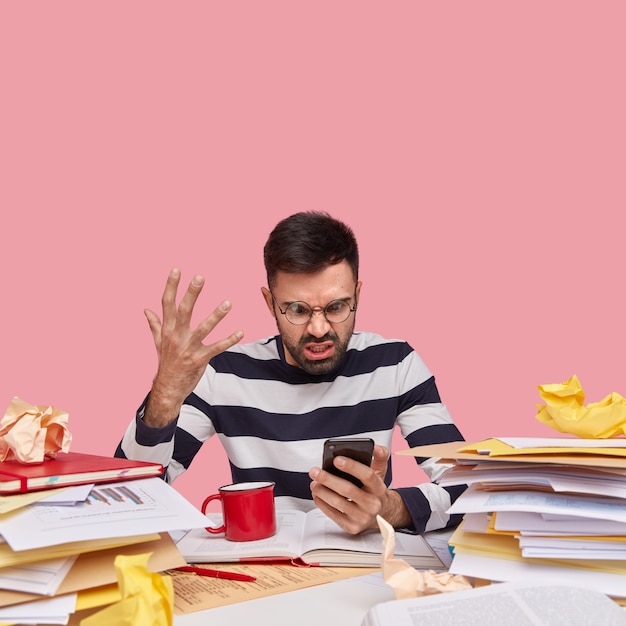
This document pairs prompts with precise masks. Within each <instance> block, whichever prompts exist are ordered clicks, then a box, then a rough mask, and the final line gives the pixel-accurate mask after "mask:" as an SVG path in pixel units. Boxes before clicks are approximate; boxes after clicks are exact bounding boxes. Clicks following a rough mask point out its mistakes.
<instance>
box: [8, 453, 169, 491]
mask: <svg viewBox="0 0 626 626" xmlns="http://www.w3.org/2000/svg"><path fill="white" fill-rule="evenodd" d="M162 473H163V466H162V465H161V464H159V463H151V462H147V461H134V460H132V459H120V458H116V457H107V456H100V455H97V454H85V453H81V452H67V453H63V452H60V453H58V454H57V456H56V458H55V459H47V460H45V461H43V462H42V463H20V462H19V461H3V462H0V494H8V493H25V492H28V491H38V490H41V489H53V488H56V487H68V486H71V485H81V484H86V483H102V482H113V481H117V480H130V479H132V478H146V477H148V476H160V475H161V474H162Z"/></svg>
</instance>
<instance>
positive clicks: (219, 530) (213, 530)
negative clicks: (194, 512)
mask: <svg viewBox="0 0 626 626" xmlns="http://www.w3.org/2000/svg"><path fill="white" fill-rule="evenodd" d="M216 498H219V499H220V500H221V498H222V496H221V495H220V494H219V493H214V494H213V495H212V496H209V497H208V498H207V499H206V500H205V501H204V502H203V503H202V514H203V515H206V508H207V506H208V504H209V502H211V501H212V500H215V499H216ZM205 530H206V531H207V532H210V533H213V534H218V533H223V532H225V530H226V524H222V525H221V526H219V527H218V528H213V527H212V526H207V527H206V528H205Z"/></svg>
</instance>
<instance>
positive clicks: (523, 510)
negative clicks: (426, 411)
mask: <svg viewBox="0 0 626 626" xmlns="http://www.w3.org/2000/svg"><path fill="white" fill-rule="evenodd" d="M409 452H410V453H411V454H413V455H414V456H434V457H438V458H439V459H440V462H445V463H448V464H450V463H453V465H452V467H451V468H450V469H448V470H446V472H444V474H443V476H442V478H441V479H440V481H438V482H439V484H440V485H444V486H446V485H447V486H451V485H463V484H465V485H468V488H467V490H466V491H465V492H464V493H463V494H462V495H461V496H460V497H459V498H458V499H457V500H456V502H455V503H454V504H453V505H452V507H451V508H450V509H449V510H448V512H449V513H450V514H463V516H464V518H463V521H462V523H461V524H460V526H459V527H458V528H457V530H456V531H455V532H454V533H453V535H452V537H451V539H450V545H451V546H452V547H453V549H454V556H453V559H452V563H451V565H450V572H451V573H453V574H462V575H465V576H470V577H475V578H480V579H485V580H490V581H498V582H504V581H529V580H532V581H535V582H537V581H545V582H546V583H548V582H550V581H554V580H559V581H561V582H564V581H566V582H568V583H570V584H572V585H582V586H587V587H590V588H594V589H597V590H599V591H601V592H603V593H605V594H607V595H609V596H611V597H613V598H615V599H625V598H626V583H625V582H624V581H625V580H626V439H611V440H585V439H577V438H576V439H574V438H567V437H563V438H547V439H546V438H541V439H536V438H533V439H521V438H512V437H509V438H498V439H489V440H486V441H481V442H477V443H471V444H468V443H459V442H456V443H453V444H441V445H439V446H421V447H418V448H413V449H412V450H411V451H409Z"/></svg>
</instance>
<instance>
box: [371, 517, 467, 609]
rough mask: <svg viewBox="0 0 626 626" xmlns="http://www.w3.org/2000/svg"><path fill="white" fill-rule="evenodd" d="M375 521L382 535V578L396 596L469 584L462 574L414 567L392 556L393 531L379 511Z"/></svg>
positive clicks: (464, 587) (441, 591) (452, 588)
mask: <svg viewBox="0 0 626 626" xmlns="http://www.w3.org/2000/svg"><path fill="white" fill-rule="evenodd" d="M376 521H377V522H378V528H380V532H381V534H382V536H383V550H382V562H381V569H382V573H383V580H384V581H385V582H386V583H387V584H388V585H389V586H390V587H391V588H392V589H393V592H394V594H395V596H396V600H403V599H405V598H416V597H418V596H430V595H434V594H436V593H446V592H448V591H461V590H463V589H471V588H472V585H471V584H470V582H469V580H468V579H467V578H465V576H459V575H452V574H449V573H448V572H434V571H433V570H424V571H420V570H416V569H415V568H414V567H411V566H410V565H409V564H408V563H407V562H406V561H404V560H402V559H396V558H394V556H393V555H394V551H395V548H396V534H395V531H394V529H393V526H392V525H391V524H390V523H389V522H387V520H385V519H383V518H382V517H381V516H380V515H377V516H376Z"/></svg>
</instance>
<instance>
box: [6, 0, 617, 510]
mask: <svg viewBox="0 0 626 626" xmlns="http://www.w3.org/2000/svg"><path fill="white" fill-rule="evenodd" d="M625 6H626V5H624V3H623V2H621V1H615V2H575V1H571V0H570V1H566V2H550V1H546V0H541V1H532V0H531V1H527V2H519V3H507V2H502V1H501V0H494V1H493V2H465V1H463V2H418V1H416V0H412V1H411V2H387V3H382V2H377V3H372V2H341V1H337V0H335V1H333V2H325V1H321V2H307V3H304V2H294V1H292V0H290V1H288V2H287V1H285V2H271V1H263V2H256V1H255V2H209V1H204V2H177V3H162V2H127V1H124V2H114V1H113V2H102V3H91V2H82V1H81V2H28V3H25V2H4V3H2V4H1V5H0V64H1V77H2V78H1V89H2V96H1V98H0V107H2V114H1V116H0V125H1V132H0V159H1V162H0V177H1V183H0V206H1V209H2V211H1V215H2V217H1V218H0V219H1V221H2V235H3V237H2V245H1V246H0V255H1V261H2V262H1V267H2V269H1V270H0V271H1V272H2V302H1V307H2V324H1V326H0V328H1V331H0V332H1V333H2V334H1V344H2V359H1V366H0V367H1V375H0V404H3V405H4V406H8V404H9V402H10V400H11V398H12V397H13V396H14V395H18V396H20V397H21V398H23V399H24V400H26V401H28V402H30V403H32V404H44V405H49V404H53V405H54V406H57V407H59V408H62V409H64V410H66V411H68V412H69V414H70V430H71V431H72V433H73V436H74V441H73V444H72V449H73V450H75V451H83V452H94V453H102V454H110V453H112V452H113V450H114V448H115V446H116V445H117V442H118V440H119V438H120V437H121V435H122V432H123V430H124V428H125V427H126V424H127V423H128V421H129V420H130V419H132V417H133V415H134V412H135V409H136V407H137V406H138V404H139V403H140V402H141V400H142V399H143V397H144V394H145V393H146V392H147V390H148V388H149V386H150V381H151V378H152V376H153V374H154V372H155V365H156V359H155V353H154V348H153V345H152V338H151V335H150V332H149V330H148V326H147V323H146V321H145V319H144V317H143V309H144V307H151V308H158V307H159V302H160V295H161V291H162V287H163V285H164V282H165V278H166V276H167V273H168V271H169V269H170V268H171V267H172V266H174V265H178V266H180V267H181V268H182V270H183V279H184V282H185V284H186V283H187V282H188V280H190V279H191V277H192V275H193V274H194V273H203V274H204V275H205V276H206V277H207V283H208V284H207V288H206V291H205V293H203V295H202V297H201V300H200V305H199V308H200V309H201V311H202V313H203V314H207V313H208V312H209V311H210V310H212V308H213V307H214V306H215V305H216V304H217V303H218V302H220V301H221V299H223V298H229V299H231V300H232V301H233V303H234V309H233V311H232V313H231V315H229V317H228V318H227V320H225V321H224V323H223V326H222V327H221V328H220V329H219V336H222V335H224V334H226V333H230V332H232V331H234V330H237V329H239V328H241V329H243V330H244V331H245V333H246V338H247V339H250V340H252V339H256V338H259V337H264V336H267V335H270V334H273V333H274V331H275V326H274V322H273V320H272V318H271V317H270V316H269V314H268V313H267V311H266V308H265V305H264V304H263V301H262V298H261V293H260V287H261V286H262V285H264V284H265V277H264V271H263V266H262V246H263V244H264V242H265V238H266V236H267V233H268V232H269V230H270V229H271V228H272V227H273V225H274V224H275V223H276V222H277V221H278V220H279V219H281V218H283V217H285V216H287V215H289V214H291V213H293V212H295V211H298V210H308V209H323V210H327V211H329V212H331V213H332V214H334V215H335V216H337V217H339V218H342V219H344V220H346V221H347V222H348V223H350V224H351V225H352V226H353V228H354V230H355V232H356V234H357V236H358V238H359V241H360V247H361V253H362V272H361V278H362V280H363V290H362V292H361V308H360V310H359V313H358V316H357V327H358V328H361V329H368V330H375V331H378V332H380V333H382V334H384V335H387V336H395V337H402V338H405V339H407V340H409V341H410V342H411V343H412V344H413V346H414V347H415V348H416V349H417V350H418V352H420V354H421V355H422V356H423V358H424V359H425V360H426V362H427V363H428V365H429V366H430V368H431V369H432V370H433V372H434V373H435V375H436V377H437V381H438V384H439V388H440V391H441V393H442V396H443V398H444V401H445V402H446V403H447V404H448V406H449V408H450V411H451V412H452V414H453V415H454V417H455V418H456V420H457V422H458V424H459V426H460V427H461V429H462V430H463V432H464V434H465V435H466V437H467V438H468V439H478V438H484V437H488V436H497V435H541V436H550V435H552V434H556V433H555V431H552V430H551V429H549V428H547V427H546V426H543V425H542V424H540V423H539V422H538V421H537V420H536V419H535V413H536V404H537V403H539V402H540V398H539V395H538V392H537V385H538V384H543V383H555V382H561V381H564V380H566V379H567V378H569V377H570V376H571V375H572V374H577V375H578V376H579V378H580V380H581V383H582V385H583V389H584V390H585V391H586V393H587V401H589V402H592V401H598V400H600V399H602V398H603V397H604V396H605V395H606V394H608V393H610V392H612V391H617V392H619V393H624V394H626V381H625V380H624V358H625V354H626V350H625V348H626V337H625V335H624V308H623V307H624V287H623V285H624V278H623V268H624V255H625V250H624V209H625V200H626V188H625V156H626V116H625V113H624V112H625V111H626V90H625V80H624V76H625V67H624V65H625V61H624V60H625V58H626V56H625V55H626V38H625V37H624V28H623V27H624V19H625V18H626V9H625V8H624V7H625ZM401 444H402V442H398V446H401ZM397 461H398V463H397V468H398V479H399V480H398V482H406V481H409V480H410V476H409V475H410V474H411V473H413V461H412V460H411V459H408V458H405V457H400V458H398V459H397ZM228 481H229V473H228V470H227V467H226V463H225V459H224V456H223V454H222V452H221V449H220V448H219V445H218V443H217V441H215V442H211V443H210V444H209V445H207V446H205V447H204V449H203V451H202V452H201V455H200V459H198V460H197V461H196V463H195V464H194V466H192V470H191V471H190V472H188V473H187V474H186V475H185V476H183V477H182V478H180V479H179V480H178V481H177V483H176V485H177V487H178V488H179V489H180V491H181V492H183V493H184V494H185V495H186V496H187V497H188V498H189V499H190V500H191V501H192V502H194V503H195V504H197V505H199V504H200V502H201V500H202V498H203V496H204V495H206V494H207V493H208V492H209V491H214V490H215V488H216V487H218V486H219V485H220V484H223V483H226V482H228Z"/></svg>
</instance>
